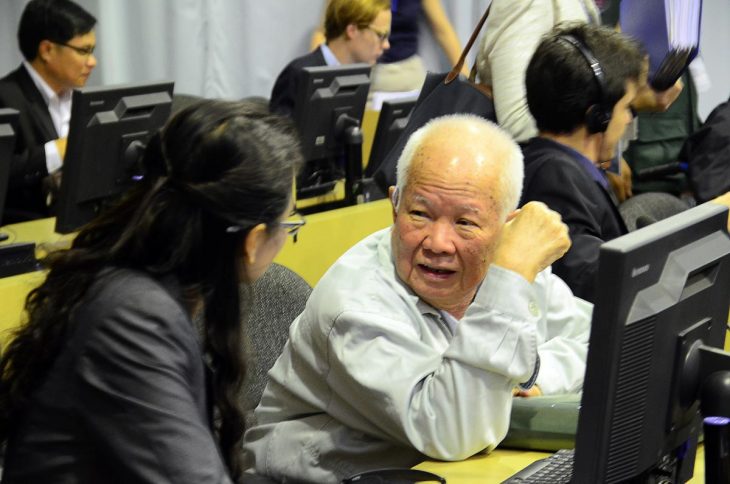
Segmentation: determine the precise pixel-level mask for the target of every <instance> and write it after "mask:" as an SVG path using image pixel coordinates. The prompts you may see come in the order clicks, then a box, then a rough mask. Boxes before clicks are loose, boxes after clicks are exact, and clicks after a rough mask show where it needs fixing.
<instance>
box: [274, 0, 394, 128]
mask: <svg viewBox="0 0 730 484" xmlns="http://www.w3.org/2000/svg"><path fill="white" fill-rule="evenodd" d="M390 21H391V13H390V0H330V1H329V2H328V4H327V10H326V13H325V19H324V33H325V38H326V42H325V43H324V44H322V45H320V46H319V47H317V48H316V49H314V50H313V51H312V52H310V53H309V54H307V55H304V56H302V57H298V58H296V59H294V60H293V61H291V62H290V63H289V64H288V65H287V66H286V67H285V68H284V70H283V71H281V73H280V74H279V76H278V77H277V79H276V82H275V83H274V87H273V89H272V90H271V98H270V101H269V108H270V109H271V111H272V112H274V113H277V114H284V115H291V114H292V113H293V112H294V99H295V96H296V93H297V90H298V84H299V82H298V81H299V73H300V72H301V70H302V69H303V68H305V67H315V66H335V65H342V64H355V63H365V64H370V65H373V64H375V61H377V60H378V58H379V57H380V56H381V55H382V54H383V52H384V51H385V50H387V49H388V48H389V47H390V44H389V43H388V37H389V36H390Z"/></svg>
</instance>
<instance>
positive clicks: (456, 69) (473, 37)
mask: <svg viewBox="0 0 730 484" xmlns="http://www.w3.org/2000/svg"><path fill="white" fill-rule="evenodd" d="M491 8H492V2H489V5H488V6H487V9H486V10H485V11H484V15H482V18H481V20H479V23H478V24H477V26H476V28H475V29H474V32H472V33H471V37H469V42H467V43H466V46H464V50H462V51H461V57H459V61H458V62H457V63H456V65H455V66H454V67H452V68H451V71H450V72H449V73H448V75H447V76H446V80H445V81H444V84H449V83H450V82H452V81H453V80H454V79H456V78H457V77H459V74H460V73H461V69H462V67H464V62H465V61H466V56H467V54H469V51H470V50H471V46H472V45H474V42H476V40H477V37H478V36H479V32H481V30H482V26H483V25H484V22H486V21H487V16H488V15H489V10H490V9H491ZM472 70H474V69H473V68H472Z"/></svg>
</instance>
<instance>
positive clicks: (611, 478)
mask: <svg viewBox="0 0 730 484" xmlns="http://www.w3.org/2000/svg"><path fill="white" fill-rule="evenodd" d="M729 291H730V238H728V234H727V209H726V208H725V207H721V206H719V205H714V204H705V205H701V206H698V207H695V208H693V209H691V210H688V211H686V212H683V213H681V214H678V215H675V216H673V217H671V218H668V219H665V220H662V221H660V222H657V223H655V224H653V225H650V226H648V227H645V228H643V229H641V230H638V231H636V232H632V233H630V234H628V235H625V236H623V237H620V238H618V239H615V240H613V241H610V242H607V243H605V244H603V246H602V247H601V250H600V259H599V276H598V288H597V291H596V293H597V294H598V296H597V298H596V304H595V308H594V312H593V323H592V327H591V335H590V344H589V350H588V361H587V368H586V376H585V384H584V388H583V397H582V400H581V410H580V415H579V420H578V432H577V435H576V447H575V466H574V475H573V480H572V481H571V482H577V483H596V482H601V483H609V482H628V481H631V482H634V480H636V482H662V480H661V479H658V480H651V478H652V476H653V477H654V478H656V476H660V477H661V478H663V479H665V481H664V482H684V481H685V480H687V479H689V477H690V476H691V475H692V472H693V466H694V458H695V450H696V445H697V438H698V435H699V432H700V430H701V427H702V419H701V415H700V392H699V389H700V387H701V385H702V383H703V381H704V380H705V378H706V377H707V374H706V373H707V371H705V370H706V368H708V367H706V366H705V364H704V362H702V358H701V353H702V352H704V351H705V348H707V347H714V348H722V347H723V344H724V340H725V332H726V323H727V320H728V308H729V307H730V298H728V293H729ZM701 348H702V351H700V349H701ZM716 355H724V356H728V355H727V354H726V353H724V352H722V351H716ZM724 356H723V357H721V358H720V360H722V362H721V363H720V364H719V366H720V367H722V366H724V367H725V370H727V369H730V356H729V357H728V358H725V357H724ZM720 360H718V361H720ZM703 405H704V402H703Z"/></svg>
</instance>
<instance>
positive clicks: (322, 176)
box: [293, 64, 370, 201]
mask: <svg viewBox="0 0 730 484" xmlns="http://www.w3.org/2000/svg"><path fill="white" fill-rule="evenodd" d="M298 76H299V78H298V91H297V94H296V99H295V101H294V114H293V117H294V122H295V124H296V126H297V129H298V131H299V136H300V140H301V148H302V154H303V155H304V159H305V161H306V165H305V166H304V167H303V169H302V172H301V175H300V176H299V178H298V180H297V198H307V197H311V196H316V195H320V194H322V193H323V192H327V191H329V190H331V189H332V188H333V187H334V185H335V182H336V180H338V179H342V178H343V177H344V178H345V184H346V188H345V192H346V193H345V198H346V199H347V200H348V201H352V194H351V193H348V192H352V190H353V186H354V184H355V182H356V179H357V178H361V176H362V131H361V130H360V125H361V122H362V117H363V114H364V112H365V103H366V102H367V97H368V89H369V87H370V77H369V76H370V66H368V65H367V64H346V65H339V66H317V67H305V68H303V69H302V70H301V71H300V72H299V74H298ZM343 165H344V166H343Z"/></svg>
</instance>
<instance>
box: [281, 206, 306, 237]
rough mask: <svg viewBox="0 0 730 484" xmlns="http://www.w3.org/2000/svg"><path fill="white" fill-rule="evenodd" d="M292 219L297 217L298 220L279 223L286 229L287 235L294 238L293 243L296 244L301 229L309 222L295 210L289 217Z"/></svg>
mask: <svg viewBox="0 0 730 484" xmlns="http://www.w3.org/2000/svg"><path fill="white" fill-rule="evenodd" d="M292 217H296V218H297V219H298V220H285V221H283V222H279V225H280V226H282V227H284V229H285V230H286V233H287V234H289V235H291V236H292V239H293V242H294V243H295V244H296V243H297V235H298V234H299V229H301V228H302V227H304V225H306V223H307V221H306V220H304V216H303V215H302V214H301V213H299V212H298V211H296V210H293V211H292V213H291V214H290V215H289V218H292Z"/></svg>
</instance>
